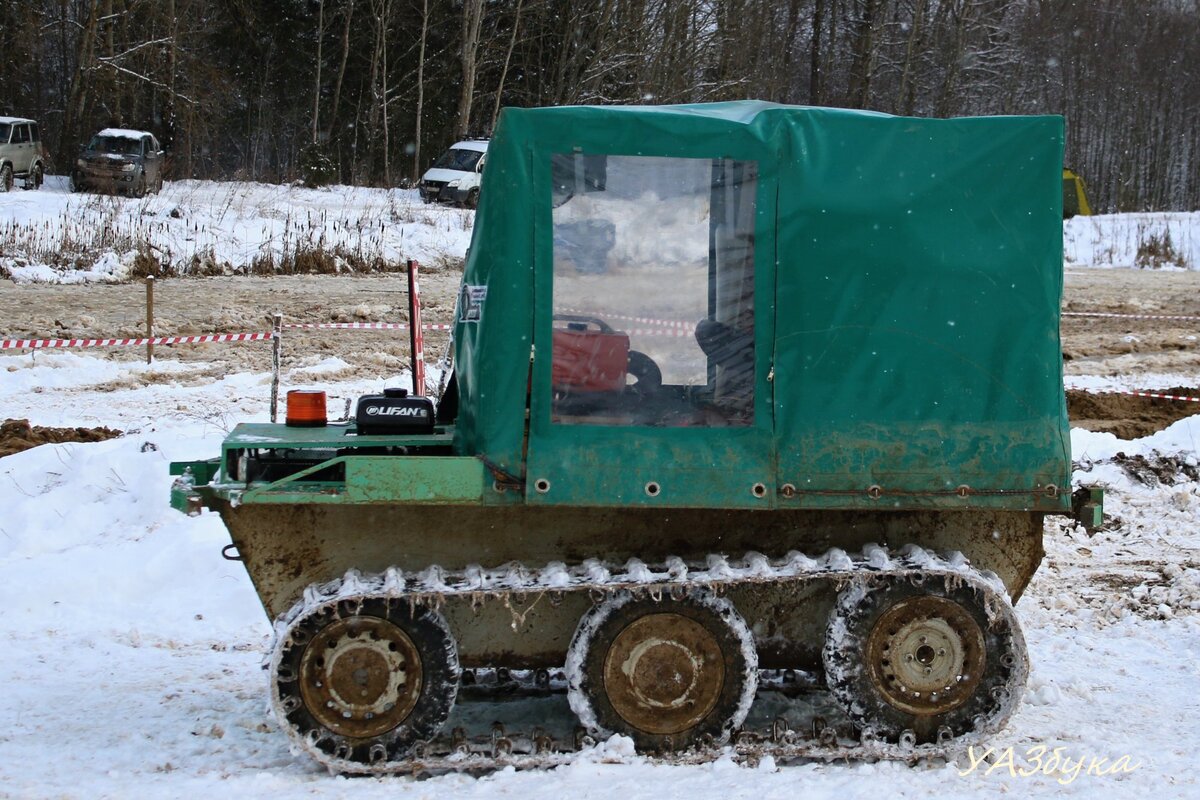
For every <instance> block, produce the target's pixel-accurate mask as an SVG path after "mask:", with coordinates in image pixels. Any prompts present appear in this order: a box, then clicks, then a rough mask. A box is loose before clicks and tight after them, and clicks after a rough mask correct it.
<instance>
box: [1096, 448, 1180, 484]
mask: <svg viewBox="0 0 1200 800" xmlns="http://www.w3.org/2000/svg"><path fill="white" fill-rule="evenodd" d="M1192 460H1193V461H1194V460H1195V459H1192ZM1111 463H1113V464H1116V465H1118V466H1119V467H1120V468H1121V469H1122V470H1124V471H1125V474H1126V475H1128V476H1129V477H1131V478H1133V479H1134V480H1135V481H1137V482H1138V483H1140V484H1142V485H1143V486H1174V485H1175V484H1177V483H1184V482H1186V481H1197V480H1200V467H1198V466H1196V464H1194V463H1192V464H1189V463H1188V459H1187V457H1184V456H1163V455H1154V456H1151V457H1149V458H1147V457H1146V456H1143V455H1132V456H1127V455H1125V454H1124V453H1117V454H1116V455H1115V456H1113V457H1112V462H1111Z"/></svg>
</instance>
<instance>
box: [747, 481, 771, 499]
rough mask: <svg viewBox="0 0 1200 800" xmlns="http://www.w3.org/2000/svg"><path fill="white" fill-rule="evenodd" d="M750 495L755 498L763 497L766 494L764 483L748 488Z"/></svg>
mask: <svg viewBox="0 0 1200 800" xmlns="http://www.w3.org/2000/svg"><path fill="white" fill-rule="evenodd" d="M750 493H751V494H752V495H754V496H755V497H763V496H764V495H766V493H767V486H766V484H764V483H756V484H754V485H753V486H752V487H750Z"/></svg>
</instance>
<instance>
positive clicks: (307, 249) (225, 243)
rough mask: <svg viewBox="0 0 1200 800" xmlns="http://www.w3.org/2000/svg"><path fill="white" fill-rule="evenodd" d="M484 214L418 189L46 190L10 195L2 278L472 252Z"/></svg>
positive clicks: (2, 198) (0, 223)
mask: <svg viewBox="0 0 1200 800" xmlns="http://www.w3.org/2000/svg"><path fill="white" fill-rule="evenodd" d="M473 213H474V212H470V211H464V210H460V209H453V208H448V207H444V206H434V205H425V204H423V203H422V202H421V201H420V198H419V197H418V195H417V191H416V190H415V189H370V188H363V187H352V186H330V187H326V188H322V189H305V188H303V187H295V186H276V185H271V184H264V183H244V182H243V183H236V182H228V183H219V182H214V181H194V180H185V181H168V182H167V183H165V184H164V185H163V190H162V192H161V193H160V194H151V195H147V196H146V197H145V198H142V199H140V200H138V199H133V198H127V197H119V196H112V195H102V194H92V193H83V194H72V193H71V192H70V191H69V190H68V188H67V183H66V179H65V178H63V177H61V176H48V177H47V178H46V184H45V186H43V187H42V188H41V189H40V190H38V191H29V192H27V191H19V190H17V191H12V192H9V193H7V194H0V277H8V278H11V279H12V280H14V281H17V282H40V283H108V282H114V281H121V280H126V279H128V277H129V274H130V272H131V271H132V270H133V269H134V267H135V262H136V261H137V257H138V255H139V253H140V254H142V255H143V256H144V257H145V258H148V259H150V260H152V261H153V262H155V263H157V264H159V265H160V269H161V270H162V271H164V272H165V273H166V274H170V275H198V274H207V275H212V274H216V275H220V274H233V273H244V272H247V271H249V270H251V269H253V268H256V267H257V268H260V269H261V268H263V267H265V265H275V266H278V265H280V264H284V263H287V262H288V261H289V260H292V261H294V260H296V259H298V258H303V257H304V256H305V255H306V254H311V253H313V252H315V251H324V252H326V253H329V254H330V255H331V256H332V264H331V267H330V270H329V271H333V272H350V271H354V270H355V269H356V268H358V269H361V268H362V265H363V264H371V263H380V262H385V263H388V264H402V263H403V262H404V261H405V260H406V259H410V258H412V259H416V260H418V261H421V262H425V263H434V264H436V263H437V262H438V261H440V260H443V259H448V260H450V261H451V262H461V259H462V257H463V256H464V254H465V253H466V249H467V245H468V244H470V239H471V222H472V220H473Z"/></svg>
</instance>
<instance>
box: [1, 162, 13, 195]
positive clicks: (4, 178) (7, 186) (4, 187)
mask: <svg viewBox="0 0 1200 800" xmlns="http://www.w3.org/2000/svg"><path fill="white" fill-rule="evenodd" d="M12 188H13V171H12V165H11V164H5V165H4V166H3V167H0V192H11V191H12Z"/></svg>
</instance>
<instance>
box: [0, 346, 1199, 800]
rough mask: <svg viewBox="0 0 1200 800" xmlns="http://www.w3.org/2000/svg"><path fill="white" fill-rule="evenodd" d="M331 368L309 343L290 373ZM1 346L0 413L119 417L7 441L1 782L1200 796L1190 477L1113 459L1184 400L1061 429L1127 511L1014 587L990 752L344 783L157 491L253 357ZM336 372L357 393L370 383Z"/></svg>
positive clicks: (215, 552)
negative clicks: (1018, 660) (109, 356)
mask: <svg viewBox="0 0 1200 800" xmlns="http://www.w3.org/2000/svg"><path fill="white" fill-rule="evenodd" d="M338 366H339V365H338V364H336V363H326V362H318V363H315V364H312V365H310V366H309V367H307V372H297V373H295V374H292V375H290V376H288V383H289V385H294V384H296V383H297V382H303V381H305V380H309V379H314V380H315V379H317V378H318V377H319V375H320V374H321V373H322V372H329V373H336V371H337V369H338ZM3 368H4V369H5V370H6V371H5V373H4V379H3V381H0V418H3V417H34V418H35V419H36V421H37V422H38V423H39V424H45V425H76V424H88V425H94V424H99V423H104V424H108V425H112V426H115V427H119V428H122V429H124V430H125V431H126V435H125V436H123V437H121V438H119V439H114V440H111V441H107V442H101V443H97V444H65V445H47V446H43V447H39V448H36V449H34V450H30V451H26V452H24V453H21V454H18V455H15V456H11V457H8V458H5V459H3V460H2V461H0V508H3V509H4V513H3V515H0V575H2V576H3V580H2V581H0V641H3V643H4V645H5V646H4V653H5V655H4V658H2V659H0V682H2V685H3V686H4V687H5V689H4V691H3V692H0V719H2V720H5V724H4V726H3V727H2V728H0V795H4V794H6V793H7V794H10V795H11V796H13V797H79V798H95V797H128V796H131V795H136V796H138V797H185V796H196V795H201V794H207V795H211V796H220V797H279V796H301V795H303V796H306V797H307V796H312V797H354V798H360V797H361V798H374V797H385V796H386V797H397V796H413V797H461V796H465V797H484V796H489V797H490V796H522V797H526V798H560V797H569V796H572V795H578V796H583V797H600V796H604V797H609V796H623V797H627V798H631V799H632V798H656V800H657V798H662V797H679V796H688V795H694V796H702V797H711V796H718V795H726V796H737V797H749V796H756V797H783V796H794V795H803V796H806V797H814V798H821V797H841V796H846V795H849V796H860V795H875V794H877V793H879V792H882V791H886V792H887V793H888V794H889V795H890V796H894V797H913V798H916V797H927V796H930V795H933V794H938V795H949V796H954V797H999V796H1015V797H1021V796H1027V795H1050V794H1066V795H1073V796H1078V797H1091V796H1103V797H1140V796H1142V795H1143V794H1144V793H1145V792H1146V790H1147V789H1148V788H1150V787H1155V788H1156V790H1157V792H1158V794H1159V795H1160V796H1162V797H1180V798H1185V797H1194V796H1196V795H1197V793H1198V792H1200V786H1197V780H1196V776H1195V773H1194V771H1193V769H1194V768H1193V762H1194V751H1193V748H1195V747H1196V746H1197V745H1200V727H1197V725H1196V723H1195V720H1196V719H1197V718H1198V717H1200V667H1198V666H1197V665H1198V664H1200V531H1198V530H1197V525H1196V521H1197V519H1198V518H1200V485H1198V484H1197V483H1196V482H1195V481H1186V480H1185V481H1183V482H1181V483H1177V484H1175V485H1170V486H1166V485H1162V486H1157V487H1148V486H1144V485H1141V484H1138V483H1135V482H1132V481H1131V480H1130V479H1129V478H1128V477H1126V476H1125V475H1124V473H1122V472H1121V471H1120V470H1119V469H1118V468H1117V467H1116V466H1114V465H1113V464H1111V463H1107V462H1106V460H1107V459H1109V458H1111V457H1112V456H1113V454H1114V453H1116V452H1117V451H1123V452H1124V453H1126V454H1127V455H1134V454H1147V455H1152V454H1154V453H1155V452H1159V453H1164V454H1173V455H1176V456H1177V457H1178V458H1180V459H1181V460H1182V461H1183V462H1184V463H1190V464H1193V465H1194V464H1196V458H1197V453H1198V452H1200V417H1192V418H1189V419H1186V420H1182V421H1180V422H1178V423H1176V424H1175V425H1173V426H1171V427H1170V428H1168V429H1167V430H1165V431H1162V432H1161V433H1159V434H1156V435H1154V436H1151V437H1148V438H1146V439H1143V440H1138V441H1133V442H1122V441H1120V440H1117V439H1115V438H1114V437H1112V436H1111V435H1108V434H1092V433H1088V432H1085V431H1076V432H1075V433H1074V435H1073V440H1074V441H1073V447H1074V449H1075V452H1076V457H1077V458H1080V459H1086V460H1087V462H1088V463H1094V464H1095V466H1093V467H1092V471H1091V473H1089V474H1078V475H1077V476H1076V478H1077V480H1083V479H1091V480H1095V479H1099V480H1102V481H1104V482H1106V483H1108V484H1109V486H1110V490H1109V494H1108V497H1107V510H1108V511H1109V513H1111V514H1114V515H1116V516H1117V517H1119V518H1120V519H1121V520H1122V521H1123V523H1122V525H1121V526H1120V527H1119V528H1117V529H1115V530H1112V531H1105V532H1101V533H1098V534H1096V535H1095V536H1093V537H1088V536H1086V535H1084V534H1083V533H1081V532H1077V531H1074V530H1073V529H1070V528H1068V527H1066V526H1063V527H1060V528H1058V529H1055V530H1054V531H1053V532H1052V533H1051V535H1049V536H1048V537H1047V543H1046V546H1047V551H1048V557H1047V560H1046V562H1045V564H1044V565H1043V567H1042V569H1041V570H1040V572H1039V573H1038V576H1037V577H1036V578H1035V580H1034V583H1033V584H1032V586H1031V587H1030V589H1029V591H1028V593H1027V594H1026V596H1025V597H1024V598H1023V600H1022V601H1021V603H1020V604H1019V605H1018V609H1017V610H1018V614H1019V617H1020V619H1021V622H1022V624H1023V625H1024V627H1025V631H1026V635H1027V637H1028V640H1029V647H1030V656H1031V660H1032V662H1033V672H1032V677H1031V681H1030V686H1029V691H1028V693H1027V695H1026V699H1025V702H1024V703H1023V705H1022V706H1021V708H1020V710H1019V711H1018V713H1017V714H1016V716H1015V717H1014V718H1013V720H1012V721H1011V723H1010V725H1009V727H1008V728H1007V729H1006V730H1005V731H1004V732H1003V733H1002V734H1001V735H1000V736H998V737H996V740H995V741H994V745H995V747H996V748H997V749H998V752H999V754H1000V756H1001V758H1000V760H999V761H997V762H996V763H997V764H998V765H999V766H996V767H992V766H991V765H988V764H984V765H982V766H978V767H976V768H975V769H974V770H973V771H971V762H970V761H969V760H964V761H963V762H961V763H958V764H950V765H934V766H918V767H914V768H909V767H906V766H903V765H900V764H893V763H878V764H866V763H858V764H803V765H791V766H783V767H780V768H777V769H772V768H770V765H769V764H768V765H767V766H766V767H760V768H756V769H751V768H747V767H741V766H738V765H736V764H733V763H732V762H730V761H728V760H722V761H717V762H715V763H713V764H709V765H705V766H699V767H670V766H662V765H657V764H654V763H652V762H650V761H647V760H645V759H642V758H640V757H637V756H634V755H631V754H630V753H629V752H628V748H627V746H626V745H625V744H624V743H622V742H620V741H614V742H610V743H608V744H606V745H605V746H604V747H602V748H601V749H600V750H599V751H597V752H594V753H589V754H583V755H581V756H579V757H578V758H577V760H576V761H575V762H574V763H572V764H571V765H569V766H566V767H562V768H559V769H556V770H553V771H547V772H534V773H514V772H511V771H508V772H499V773H496V774H493V775H490V776H487V777H482V778H472V777H467V776H459V775H451V776H444V777H439V778H434V779H429V780H421V781H416V780H412V779H408V778H402V777H395V778H387V779H379V780H376V779H356V780H347V779H344V778H334V777H331V776H329V775H328V774H326V773H325V772H324V771H323V770H321V769H319V768H317V767H316V766H315V765H314V764H313V763H312V762H311V761H310V760H309V759H308V758H307V757H305V756H296V755H293V754H291V753H289V751H288V745H287V737H286V736H284V734H283V733H282V732H281V731H280V730H279V729H278V728H277V726H276V724H275V722H274V721H273V720H272V719H271V718H270V716H269V714H268V712H267V706H266V678H265V675H264V674H263V673H262V671H261V670H260V668H259V667H260V660H261V654H262V652H263V650H264V648H265V646H266V643H267V640H268V635H269V628H268V624H267V620H266V618H265V616H264V614H263V611H262V608H261V606H260V605H259V604H258V601H257V599H256V597H255V595H254V592H253V589H252V588H251V586H250V583H249V580H248V579H247V577H246V575H245V573H244V571H243V570H242V568H241V567H240V566H239V565H238V564H236V563H233V562H229V561H225V560H224V559H222V557H221V554H220V550H221V547H222V546H223V545H224V544H226V543H227V542H228V538H227V536H226V534H225V531H224V529H223V527H222V525H221V523H220V520H219V519H218V518H217V517H216V516H215V515H212V514H205V515H203V516H201V517H199V518H188V517H184V516H182V515H180V514H178V513H176V512H174V511H172V510H170V509H169V508H167V505H166V498H167V493H168V488H169V484H170V480H169V478H168V477H167V474H166V466H167V462H168V461H170V460H177V459H189V458H200V457H207V456H210V455H211V454H212V453H214V452H216V451H217V449H218V446H219V443H220V440H221V438H222V435H223V433H224V431H225V429H226V428H227V427H228V426H229V425H230V424H232V422H233V421H234V420H240V419H255V418H257V419H263V418H265V416H266V402H265V401H266V397H267V382H268V377H267V375H265V374H245V373H243V374H231V375H227V376H225V377H224V378H222V379H219V380H205V381H200V382H190V381H188V380H187V379H186V378H187V375H188V373H189V372H191V371H193V370H200V369H203V365H202V364H196V363H194V362H189V363H180V362H171V361H159V362H157V363H156V364H155V365H154V366H153V367H146V366H142V365H130V364H127V363H126V364H115V363H113V362H110V361H108V360H106V359H104V358H103V357H102V356H95V355H90V354H89V355H76V354H72V353H38V354H36V355H28V354H26V355H19V356H11V357H6V358H4V359H3ZM148 370H154V371H156V372H157V373H158V377H157V378H156V379H155V381H154V382H142V381H139V380H130V381H127V382H126V384H125V385H127V388H118V389H115V390H114V389H112V379H113V377H114V374H115V373H116V372H123V373H126V374H129V373H130V372H132V373H134V374H135V376H136V374H137V373H139V372H142V371H148ZM143 377H145V376H143ZM172 378H177V379H176V380H172ZM391 380H392V382H395V383H401V384H402V383H404V382H405V380H406V377H405V376H391ZM331 388H332V390H333V394H334V395H336V396H352V395H354V394H358V393H362V392H364V391H367V390H372V389H377V388H378V382H370V383H367V382H360V383H358V384H342V385H338V384H335V385H334V386H333V387H331ZM39 390H40V391H39ZM333 405H334V407H336V406H337V404H336V401H335V402H334V403H333ZM1008 748H1012V754H1013V761H1012V766H1011V768H1010V766H1009V765H1008V761H1007V760H1006V758H1007V756H1006V755H1005V754H1006V753H1007V752H1008ZM1037 748H1045V750H1044V751H1041V750H1038V749H1037ZM1055 748H1061V750H1059V757H1058V759H1056V762H1055V763H1056V764H1057V765H1058V766H1060V767H1061V766H1063V765H1064V764H1067V765H1068V766H1070V767H1071V768H1072V769H1073V768H1074V766H1073V765H1074V764H1075V763H1076V762H1077V761H1078V759H1080V758H1083V759H1084V760H1085V764H1084V767H1083V768H1082V770H1081V772H1080V773H1079V774H1078V775H1075V776H1074V777H1073V778H1072V774H1071V773H1067V774H1062V773H1061V772H1054V773H1053V774H1049V775H1047V774H1044V772H1038V771H1037V766H1038V764H1039V763H1040V764H1041V765H1043V766H1044V767H1049V766H1051V759H1052V755H1053V753H1054V752H1055ZM1039 754H1040V757H1039ZM1123 756H1128V757H1129V758H1128V759H1127V760H1126V761H1124V762H1121V763H1123V764H1124V765H1126V766H1130V767H1132V766H1134V765H1136V769H1134V770H1133V771H1131V772H1129V773H1119V774H1106V775H1096V774H1087V769H1088V767H1089V766H1090V765H1091V763H1092V762H1091V760H1092V759H1093V758H1094V759H1108V761H1107V762H1104V764H1103V765H1102V766H1103V768H1102V769H1100V771H1108V770H1110V769H1111V767H1112V765H1113V764H1114V763H1116V762H1117V761H1118V759H1121V757H1123ZM1068 757H1069V759H1070V761H1069V762H1067V761H1065V760H1064V759H1066V758H1068ZM609 761H615V762H617V763H605V762H609ZM1097 763H1098V764H1099V762H1097ZM989 768H991V772H990V774H988V773H987V770H988V769H989ZM1098 769H1099V768H1098ZM960 773H966V774H960ZM1022 773H1029V774H1026V775H1022ZM1033 773H1036V774H1033Z"/></svg>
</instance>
